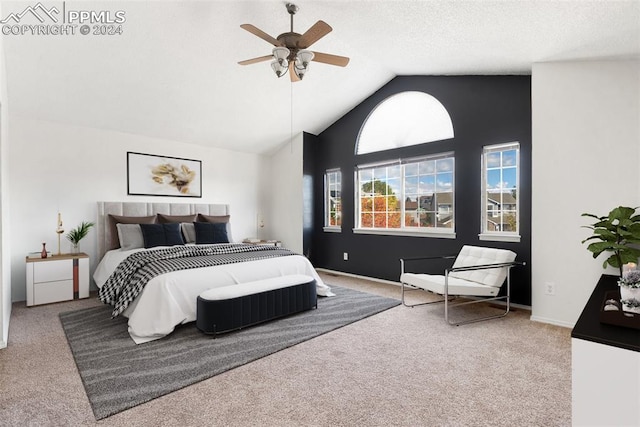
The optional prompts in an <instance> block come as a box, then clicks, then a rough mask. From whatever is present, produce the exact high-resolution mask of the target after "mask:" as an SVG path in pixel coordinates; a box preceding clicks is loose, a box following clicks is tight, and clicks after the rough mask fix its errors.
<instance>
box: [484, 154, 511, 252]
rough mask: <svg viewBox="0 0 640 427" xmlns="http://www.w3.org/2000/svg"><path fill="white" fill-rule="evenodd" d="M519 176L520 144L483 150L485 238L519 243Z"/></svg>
mask: <svg viewBox="0 0 640 427" xmlns="http://www.w3.org/2000/svg"><path fill="white" fill-rule="evenodd" d="M519 175H520V144H519V143H517V142H512V143H508V144H497V145H488V146H485V147H484V148H483V154H482V233H481V234H480V238H481V239H483V240H494V239H495V240H504V239H506V240H516V241H517V240H519V233H520V212H519V205H520V203H519V191H520V178H519Z"/></svg>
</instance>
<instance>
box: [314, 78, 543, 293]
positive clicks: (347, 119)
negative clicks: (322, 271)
mask: <svg viewBox="0 0 640 427" xmlns="http://www.w3.org/2000/svg"><path fill="white" fill-rule="evenodd" d="M409 90H414V91H423V92H426V93H428V94H430V95H432V96H434V97H435V98H437V99H438V100H439V101H440V102H441V103H442V104H443V105H444V107H445V108H446V109H447V111H448V112H449V115H450V116H451V119H452V122H453V128H454V133H455V137H454V138H453V139H450V140H445V141H438V142H432V143H427V144H421V145H416V146H411V147H403V148H399V149H395V150H388V151H384V152H377V153H369V154H366V155H360V156H356V155H355V154H354V153H355V144H356V140H357V137H358V133H359V131H360V128H361V126H362V124H363V123H364V121H365V120H366V118H367V116H368V115H369V113H371V111H372V110H373V109H374V108H375V107H376V106H377V105H378V104H379V103H380V102H382V101H383V100H384V99H386V98H387V97H389V96H391V95H394V94H397V93H399V92H403V91H409ZM513 141H518V142H519V143H520V234H521V236H522V238H521V241H520V242H519V243H511V242H509V243H507V242H488V241H480V240H479V238H478V234H479V233H480V230H481V228H480V222H481V212H480V209H481V156H482V147H483V146H485V145H491V144H498V143H506V142H513ZM304 149H305V155H304V163H305V164H304V173H305V175H306V174H307V173H309V174H313V179H312V181H313V184H312V190H311V192H312V193H313V195H312V196H310V197H311V198H312V200H313V227H312V230H307V229H305V253H306V254H308V256H309V257H310V259H311V261H312V262H313V264H314V265H315V266H316V267H322V268H328V269H332V270H337V271H342V272H347V273H353V274H358V275H363V276H369V277H375V278H380V279H387V280H393V281H398V279H399V276H400V262H399V259H400V258H401V257H414V256H435V255H441V254H456V253H457V252H458V251H459V250H460V248H461V247H462V246H463V245H465V244H469V245H477V246H487V247H499V248H506V249H510V250H513V251H514V252H516V253H517V254H518V257H517V259H518V260H520V261H525V262H526V263H527V266H526V267H520V268H516V269H514V270H513V271H512V296H513V302H515V303H519V304H524V305H531V268H530V261H531V77H530V76H402V77H396V78H395V79H393V80H392V81H391V82H389V83H388V84H387V85H385V86H384V87H382V88H381V89H380V90H378V91H377V92H375V93H374V94H373V95H371V96H370V97H369V98H367V99H366V100H365V101H363V102H362V103H361V104H360V105H358V106H357V107H355V108H354V109H353V110H351V111H350V112H349V113H347V114H346V115H345V116H344V117H342V118H341V119H339V120H338V121H337V122H335V123H334V124H333V125H332V126H331V127H329V128H328V129H326V130H325V131H324V132H322V133H321V134H320V135H318V136H317V137H313V136H312V135H305V139H304ZM445 151H454V152H455V165H456V166H455V222H456V235H457V237H456V239H455V240H453V239H440V238H431V237H404V236H402V237H401V236H380V235H364V234H354V233H353V231H352V229H353V227H354V221H355V210H354V209H355V206H354V204H355V200H354V171H355V167H356V165H358V164H366V163H371V162H375V161H382V160H389V159H397V158H407V157H414V156H420V155H427V154H435V153H441V152H445ZM330 168H340V169H341V171H342V182H343V184H342V206H343V224H342V232H341V233H327V232H324V231H323V225H324V223H323V222H324V192H323V175H324V171H326V170H327V169H330ZM305 197H306V196H305ZM307 243H308V247H307ZM344 252H347V253H348V254H349V260H348V261H344V260H343V253H344ZM418 267H420V268H421V269H422V270H423V271H425V272H430V273H433V274H442V272H443V271H444V268H445V264H444V263H439V262H434V263H429V264H428V265H423V266H418Z"/></svg>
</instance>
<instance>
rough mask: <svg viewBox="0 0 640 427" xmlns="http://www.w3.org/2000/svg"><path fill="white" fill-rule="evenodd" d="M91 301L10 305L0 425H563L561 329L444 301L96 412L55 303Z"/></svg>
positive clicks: (565, 389)
mask: <svg viewBox="0 0 640 427" xmlns="http://www.w3.org/2000/svg"><path fill="white" fill-rule="evenodd" d="M323 278H324V280H325V281H326V282H327V283H329V284H331V283H334V284H336V285H340V286H345V287H352V288H354V289H359V290H363V291H367V292H372V293H376V294H380V295H384V296H390V297H396V298H398V297H399V293H400V291H399V288H398V287H394V286H392V285H386V284H378V283H375V282H368V281H362V280H358V279H352V278H347V277H341V276H333V275H326V274H323ZM416 298H419V296H418V297H416ZM427 298H429V297H427ZM98 304H99V303H98V302H97V301H96V300H95V299H94V298H90V299H88V300H82V301H73V302H66V303H60V304H51V305H47V306H39V307H33V308H26V307H25V306H24V304H23V303H18V304H15V305H14V307H13V313H12V319H11V324H10V332H9V347H8V348H6V349H4V350H0V425H9V426H14V425H15V426H25V425H34V426H49V425H50V426H60V425H96V424H98V425H109V426H112V425H113V426H129V425H149V426H151V425H153V426H175V425H265V426H281V425H284V426H297V425H310V426H311V425H313V426H363V425H367V426H388V425H397V426H416V425H424V426H440V425H446V426H513V425H518V426H569V425H571V347H570V330H569V329H565V328H560V327H555V326H550V325H544V324H540V323H535V322H531V321H529V320H528V319H529V316H530V313H529V312H528V311H525V310H518V311H516V312H514V313H511V314H509V316H508V317H506V318H505V319H500V320H492V321H489V322H482V323H477V324H471V325H467V326H460V327H451V326H448V325H446V324H445V323H444V321H443V320H442V317H441V315H442V307H441V306H422V307H416V308H413V309H410V308H406V307H402V306H399V307H395V308H392V309H390V310H387V311H385V312H383V313H380V314H378V315H375V316H372V317H369V318H367V319H364V320H362V321H360V322H356V323H354V324H351V325H348V326H346V327H344V328H341V329H339V330H336V331H333V332H331V333H328V334H325V335H322V336H320V337H317V338H314V339H312V340H309V341H306V342H304V343H301V344H299V345H296V346H294V347H292V348H289V349H286V350H284V351H281V352H279V353H276V354H273V355H270V356H268V357H265V358H263V359H260V360H258V361H255V362H252V363H249V364H247V365H243V366H241V367H239V368H236V369H234V370H231V371H228V372H226V373H223V374H221V375H218V376H216V377H213V378H211V379H208V380H205V381H202V382H200V383H198V384H194V385H192V386H189V387H187V388H184V389H182V390H179V391H177V392H175V393H171V394H169V395H166V396H163V397H161V398H158V399H156V400H153V401H151V402H149V403H146V404H143V405H140V406H137V407H135V408H133V409H130V410H127V411H124V412H122V413H120V414H117V415H114V416H112V417H109V418H106V419H104V420H101V421H100V422H96V421H95V418H94V416H93V413H92V411H91V408H90V406H89V402H88V400H87V397H86V395H85V393H84V388H83V386H82V383H81V380H80V377H79V375H78V372H77V370H76V366H75V363H74V361H73V357H72V355H71V352H70V350H69V347H68V345H67V342H66V339H65V337H64V332H63V331H62V327H61V326H60V322H59V320H58V313H59V312H62V311H69V310H75V309H79V308H83V307H90V306H94V305H98ZM471 310H483V311H484V310H495V309H493V308H479V309H477V308H471Z"/></svg>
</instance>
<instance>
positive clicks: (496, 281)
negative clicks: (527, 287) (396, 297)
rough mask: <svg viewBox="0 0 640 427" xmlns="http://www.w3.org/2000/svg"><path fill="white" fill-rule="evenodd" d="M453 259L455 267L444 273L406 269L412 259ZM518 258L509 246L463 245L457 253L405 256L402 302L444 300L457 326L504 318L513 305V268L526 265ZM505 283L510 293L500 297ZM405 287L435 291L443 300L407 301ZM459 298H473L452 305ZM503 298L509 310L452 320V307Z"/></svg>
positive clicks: (402, 276)
mask: <svg viewBox="0 0 640 427" xmlns="http://www.w3.org/2000/svg"><path fill="white" fill-rule="evenodd" d="M453 258H455V262H454V263H453V266H452V267H451V268H449V269H446V270H445V272H444V275H432V274H422V273H409V272H406V271H405V266H406V264H407V263H408V262H409V261H417V260H426V259H453ZM515 259H516V254H515V253H514V252H512V251H509V250H506V249H494V248H484V247H478V246H468V245H465V246H463V247H462V249H461V250H460V253H459V254H458V255H457V256H455V255H454V256H444V257H417V258H401V259H400V267H401V270H402V272H401V275H400V283H401V286H402V304H403V305H405V306H407V307H415V306H418V305H425V304H433V303H440V302H444V318H445V321H446V322H447V323H449V324H450V325H456V326H458V325H463V324H467V323H473V322H479V321H482V320H489V319H496V318H499V317H504V316H506V315H507V313H509V308H510V307H509V304H510V300H511V280H510V271H511V267H513V266H515V265H524V263H522V262H516V261H515ZM505 279H506V280H505ZM505 282H506V285H507V289H506V295H504V296H498V294H499V293H500V289H502V286H503V285H504V283H505ZM405 288H409V289H408V290H425V291H428V292H432V293H435V294H438V295H442V297H443V299H441V300H438V301H431V302H424V303H418V304H407V303H406V301H405ZM456 297H471V298H473V299H472V300H470V301H465V302H461V303H457V304H450V302H451V301H452V300H453V299H455V298H456ZM501 299H504V300H505V301H506V310H505V311H504V313H501V314H499V315H495V316H487V317H479V318H474V319H471V320H466V321H460V322H452V321H450V320H449V309H450V308H452V307H458V306H461V305H467V304H473V303H478V302H486V301H493V300H501Z"/></svg>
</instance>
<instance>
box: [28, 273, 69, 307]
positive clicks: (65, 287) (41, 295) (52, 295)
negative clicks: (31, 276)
mask: <svg viewBox="0 0 640 427" xmlns="http://www.w3.org/2000/svg"><path fill="white" fill-rule="evenodd" d="M56 264H57V263H56ZM36 270H37V269H36ZM71 299H73V279H70V280H59V281H56V282H42V283H34V284H33V303H34V304H48V303H50V302H58V301H67V300H71Z"/></svg>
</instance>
